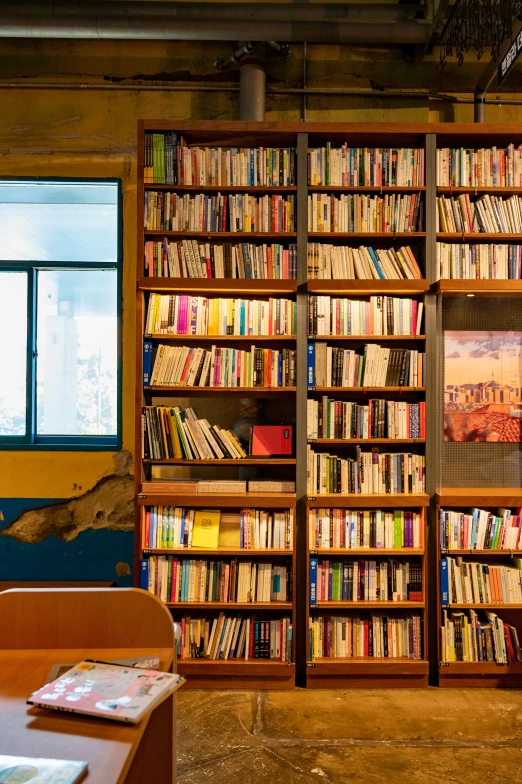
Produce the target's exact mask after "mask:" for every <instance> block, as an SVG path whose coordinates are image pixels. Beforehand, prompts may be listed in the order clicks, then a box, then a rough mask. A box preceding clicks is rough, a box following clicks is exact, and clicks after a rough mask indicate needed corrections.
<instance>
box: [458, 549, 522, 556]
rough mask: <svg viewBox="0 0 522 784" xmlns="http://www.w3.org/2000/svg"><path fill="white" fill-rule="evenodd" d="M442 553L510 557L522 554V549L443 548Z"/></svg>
mask: <svg viewBox="0 0 522 784" xmlns="http://www.w3.org/2000/svg"><path fill="white" fill-rule="evenodd" d="M442 555H444V556H446V555H447V556H450V557H451V556H453V555H461V556H463V557H469V556H471V557H473V558H474V557H480V558H487V557H488V556H491V557H495V558H498V557H499V556H500V557H502V556H504V557H506V558H510V557H511V556H512V555H515V556H519V555H522V550H443V551H442Z"/></svg>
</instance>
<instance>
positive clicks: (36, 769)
mask: <svg viewBox="0 0 522 784" xmlns="http://www.w3.org/2000/svg"><path fill="white" fill-rule="evenodd" d="M87 767H88V765H87V762H80V761H76V760H57V759H46V758H45V759H44V758H42V757H11V756H9V755H5V754H0V781H2V782H5V783H6V784H9V783H10V782H12V784H18V782H19V783H20V784H23V782H26V781H31V784H78V782H80V781H82V779H83V778H84V777H85V775H86V774H87Z"/></svg>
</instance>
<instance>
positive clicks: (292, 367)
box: [144, 344, 296, 388]
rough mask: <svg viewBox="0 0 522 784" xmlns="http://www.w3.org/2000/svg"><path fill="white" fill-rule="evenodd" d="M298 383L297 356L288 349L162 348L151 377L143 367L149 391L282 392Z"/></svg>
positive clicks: (157, 353) (157, 355) (293, 351)
mask: <svg viewBox="0 0 522 784" xmlns="http://www.w3.org/2000/svg"><path fill="white" fill-rule="evenodd" d="M151 350H152V346H150V351H151ZM149 356H150V353H149ZM149 378H150V380H149ZM295 383H296V352H295V350H294V349H289V348H282V349H276V348H259V347H257V348H256V347H255V346H251V347H250V351H244V350H242V349H237V348H227V347H220V346H212V347H211V348H210V349H205V348H196V347H194V346H166V345H163V344H160V345H159V346H158V350H157V352H156V357H155V359H154V367H153V368H152V374H151V375H150V376H149V373H148V372H147V370H146V368H145V366H144V385H145V386H146V387H147V386H160V387H162V386H163V387H178V386H179V387H223V388H225V387H230V388H232V387H233V388H237V387H275V388H279V387H295Z"/></svg>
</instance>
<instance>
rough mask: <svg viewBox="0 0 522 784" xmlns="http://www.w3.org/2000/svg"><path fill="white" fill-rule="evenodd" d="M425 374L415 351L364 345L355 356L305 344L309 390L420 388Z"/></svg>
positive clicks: (421, 356)
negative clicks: (316, 388)
mask: <svg viewBox="0 0 522 784" xmlns="http://www.w3.org/2000/svg"><path fill="white" fill-rule="evenodd" d="M425 370H426V364H425V361H424V354H423V353H422V352H421V351H417V350H412V349H406V348H386V347H384V348H383V347H382V346H379V345H377V344H376V343H367V344H366V345H365V346H364V349H363V352H362V353H361V354H359V353H358V352H357V351H355V350H354V349H344V348H338V347H337V346H329V345H328V344H327V343H320V342H314V343H309V344H308V355H307V383H308V386H309V387H354V388H355V387H358V388H360V387H422V386H425Z"/></svg>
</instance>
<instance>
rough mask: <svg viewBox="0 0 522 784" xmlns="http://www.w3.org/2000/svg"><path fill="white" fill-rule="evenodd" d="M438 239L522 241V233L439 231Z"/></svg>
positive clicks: (457, 240)
mask: <svg viewBox="0 0 522 784" xmlns="http://www.w3.org/2000/svg"><path fill="white" fill-rule="evenodd" d="M437 239H438V240H441V241H446V242H476V241H477V240H485V241H487V240H495V242H505V243H510V242H521V241H522V234H508V233H507V232H506V233H504V232H502V233H501V232H476V233H475V232H474V233H472V234H467V233H460V234H459V233H453V232H452V233H450V232H437Z"/></svg>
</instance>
